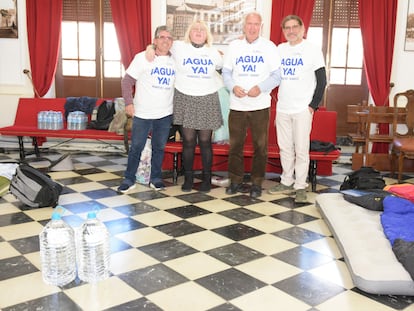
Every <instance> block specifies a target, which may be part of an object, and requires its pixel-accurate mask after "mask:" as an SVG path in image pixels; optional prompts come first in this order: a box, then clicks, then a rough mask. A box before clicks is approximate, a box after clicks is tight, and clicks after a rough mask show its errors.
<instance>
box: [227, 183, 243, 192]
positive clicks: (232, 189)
mask: <svg viewBox="0 0 414 311" xmlns="http://www.w3.org/2000/svg"><path fill="white" fill-rule="evenodd" d="M241 186H242V185H241V184H235V183H231V184H230V186H228V187H227V188H226V194H235V193H237V192H239V191H240V189H241Z"/></svg>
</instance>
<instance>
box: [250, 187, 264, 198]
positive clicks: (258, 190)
mask: <svg viewBox="0 0 414 311" xmlns="http://www.w3.org/2000/svg"><path fill="white" fill-rule="evenodd" d="M261 195H262V187H260V186H259V185H252V188H251V189H250V197H252V198H253V199H255V198H258V197H260V196H261Z"/></svg>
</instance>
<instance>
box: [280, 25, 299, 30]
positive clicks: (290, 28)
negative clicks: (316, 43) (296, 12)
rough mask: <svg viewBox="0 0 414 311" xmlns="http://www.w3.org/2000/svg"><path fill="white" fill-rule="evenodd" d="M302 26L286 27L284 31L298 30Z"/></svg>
mask: <svg viewBox="0 0 414 311" xmlns="http://www.w3.org/2000/svg"><path fill="white" fill-rule="evenodd" d="M299 27H300V25H293V26H285V27H283V30H298V29H299Z"/></svg>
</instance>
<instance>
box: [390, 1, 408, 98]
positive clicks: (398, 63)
mask: <svg viewBox="0 0 414 311" xmlns="http://www.w3.org/2000/svg"><path fill="white" fill-rule="evenodd" d="M407 11H408V1H407V0H399V1H398V13H397V29H396V31H395V42H394V59H393V64H392V72H391V82H394V83H395V86H394V87H393V88H392V89H391V95H390V104H392V100H393V98H394V95H395V94H396V93H399V92H404V91H406V90H408V89H414V80H413V76H412V73H413V72H414V51H404V42H405V25H406V22H407Z"/></svg>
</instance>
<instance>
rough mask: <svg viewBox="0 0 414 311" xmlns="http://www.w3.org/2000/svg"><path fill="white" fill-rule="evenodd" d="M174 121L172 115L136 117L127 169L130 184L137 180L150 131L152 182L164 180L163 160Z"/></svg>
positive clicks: (126, 174)
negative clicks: (148, 117)
mask: <svg viewBox="0 0 414 311" xmlns="http://www.w3.org/2000/svg"><path fill="white" fill-rule="evenodd" d="M171 123H172V115H169V116H166V117H164V118H161V119H141V118H138V117H134V120H133V123H132V133H131V147H130V148H129V153H128V165H127V169H126V171H125V179H127V180H128V182H129V183H130V184H134V183H135V181H136V176H135V175H136V173H137V169H138V166H139V162H140V159H141V152H142V150H143V149H144V147H145V143H146V141H147V137H148V134H149V133H152V135H151V136H152V138H151V145H152V156H151V177H150V182H153V183H155V182H158V181H161V180H162V161H163V160H164V148H165V144H166V143H167V140H168V135H169V133H170V128H171Z"/></svg>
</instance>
